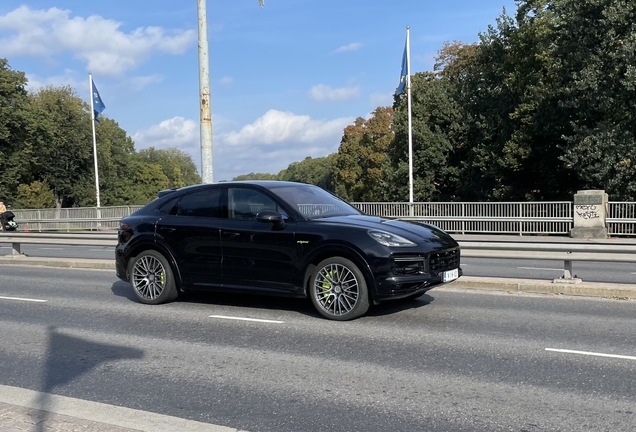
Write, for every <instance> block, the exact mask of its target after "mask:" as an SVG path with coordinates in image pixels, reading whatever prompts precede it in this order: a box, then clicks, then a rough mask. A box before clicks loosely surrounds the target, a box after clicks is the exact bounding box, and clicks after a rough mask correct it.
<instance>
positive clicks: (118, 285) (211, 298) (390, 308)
mask: <svg viewBox="0 0 636 432" xmlns="http://www.w3.org/2000/svg"><path fill="white" fill-rule="evenodd" d="M111 290H112V292H113V294H115V295H116V296H119V297H124V298H126V299H128V300H130V301H132V302H134V303H140V304H141V302H140V301H139V300H138V299H137V298H136V297H135V295H134V294H133V292H132V288H131V287H130V284H129V283H128V282H123V281H118V282H115V283H114V284H113V286H112V287H111ZM433 300H435V299H434V298H433V297H431V296H429V295H428V294H424V295H423V296H422V297H420V298H418V299H415V300H391V301H386V302H384V303H380V304H379V305H373V306H371V308H370V309H369V312H368V313H367V314H366V315H367V316H384V315H391V314H394V313H398V312H401V311H404V310H408V309H418V308H421V307H424V306H427V305H429V304H430V303H432V302H433ZM176 301H177V302H179V303H192V304H212V305H217V306H234V307H244V308H253V309H266V310H281V311H289V312H298V313H301V314H303V315H307V316H311V317H314V318H319V317H321V315H320V314H319V313H318V312H317V311H316V310H315V309H314V307H313V305H312V304H311V301H310V300H309V299H304V298H292V297H277V296H268V295H259V294H246V293H227V292H207V291H189V292H185V293H179V297H178V298H177V300H176Z"/></svg>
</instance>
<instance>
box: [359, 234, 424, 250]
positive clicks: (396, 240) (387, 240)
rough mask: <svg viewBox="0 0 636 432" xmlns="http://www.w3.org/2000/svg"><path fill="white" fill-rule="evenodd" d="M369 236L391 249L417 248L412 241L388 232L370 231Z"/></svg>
mask: <svg viewBox="0 0 636 432" xmlns="http://www.w3.org/2000/svg"><path fill="white" fill-rule="evenodd" d="M369 235H370V236H371V238H373V240H375V241H377V242H378V243H380V244H381V245H384V246H390V247H402V246H416V244H415V243H413V242H412V241H411V240H408V239H405V238H404V237H400V236H399V235H396V234H391V233H389V232H386V231H369Z"/></svg>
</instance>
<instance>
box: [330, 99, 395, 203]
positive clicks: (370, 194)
mask: <svg viewBox="0 0 636 432" xmlns="http://www.w3.org/2000/svg"><path fill="white" fill-rule="evenodd" d="M392 120H393V108H391V107H378V108H376V109H375V110H374V111H373V113H372V116H371V118H370V119H368V120H365V119H363V118H362V117H358V118H357V119H356V121H355V122H354V124H353V125H350V126H347V127H346V128H345V130H344V134H343V136H342V140H341V141H340V147H339V148H338V153H337V154H336V157H335V161H334V162H335V167H336V169H335V177H334V183H335V191H336V193H337V194H338V195H339V196H341V197H343V198H345V199H348V200H350V201H379V200H381V199H382V196H383V193H382V182H383V178H382V177H383V175H384V173H383V171H382V167H383V165H384V162H385V160H386V157H387V150H388V148H389V144H390V143H391V142H392V141H393V131H392V130H391V122H392Z"/></svg>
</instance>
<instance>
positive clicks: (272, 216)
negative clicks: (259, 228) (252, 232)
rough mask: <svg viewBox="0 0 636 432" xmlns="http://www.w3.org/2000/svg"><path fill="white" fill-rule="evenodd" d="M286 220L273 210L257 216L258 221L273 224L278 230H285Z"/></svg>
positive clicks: (259, 213)
mask: <svg viewBox="0 0 636 432" xmlns="http://www.w3.org/2000/svg"><path fill="white" fill-rule="evenodd" d="M285 219H286V218H283V215H281V214H280V213H278V212H275V211H273V210H264V211H262V212H258V213H257V214H256V220H257V221H259V222H269V223H272V224H274V226H275V227H277V228H283V227H284V226H285Z"/></svg>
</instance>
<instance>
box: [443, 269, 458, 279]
mask: <svg viewBox="0 0 636 432" xmlns="http://www.w3.org/2000/svg"><path fill="white" fill-rule="evenodd" d="M458 277H459V269H454V270H449V271H445V272H444V274H443V275H442V282H450V281H452V280H455V279H457V278H458Z"/></svg>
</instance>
